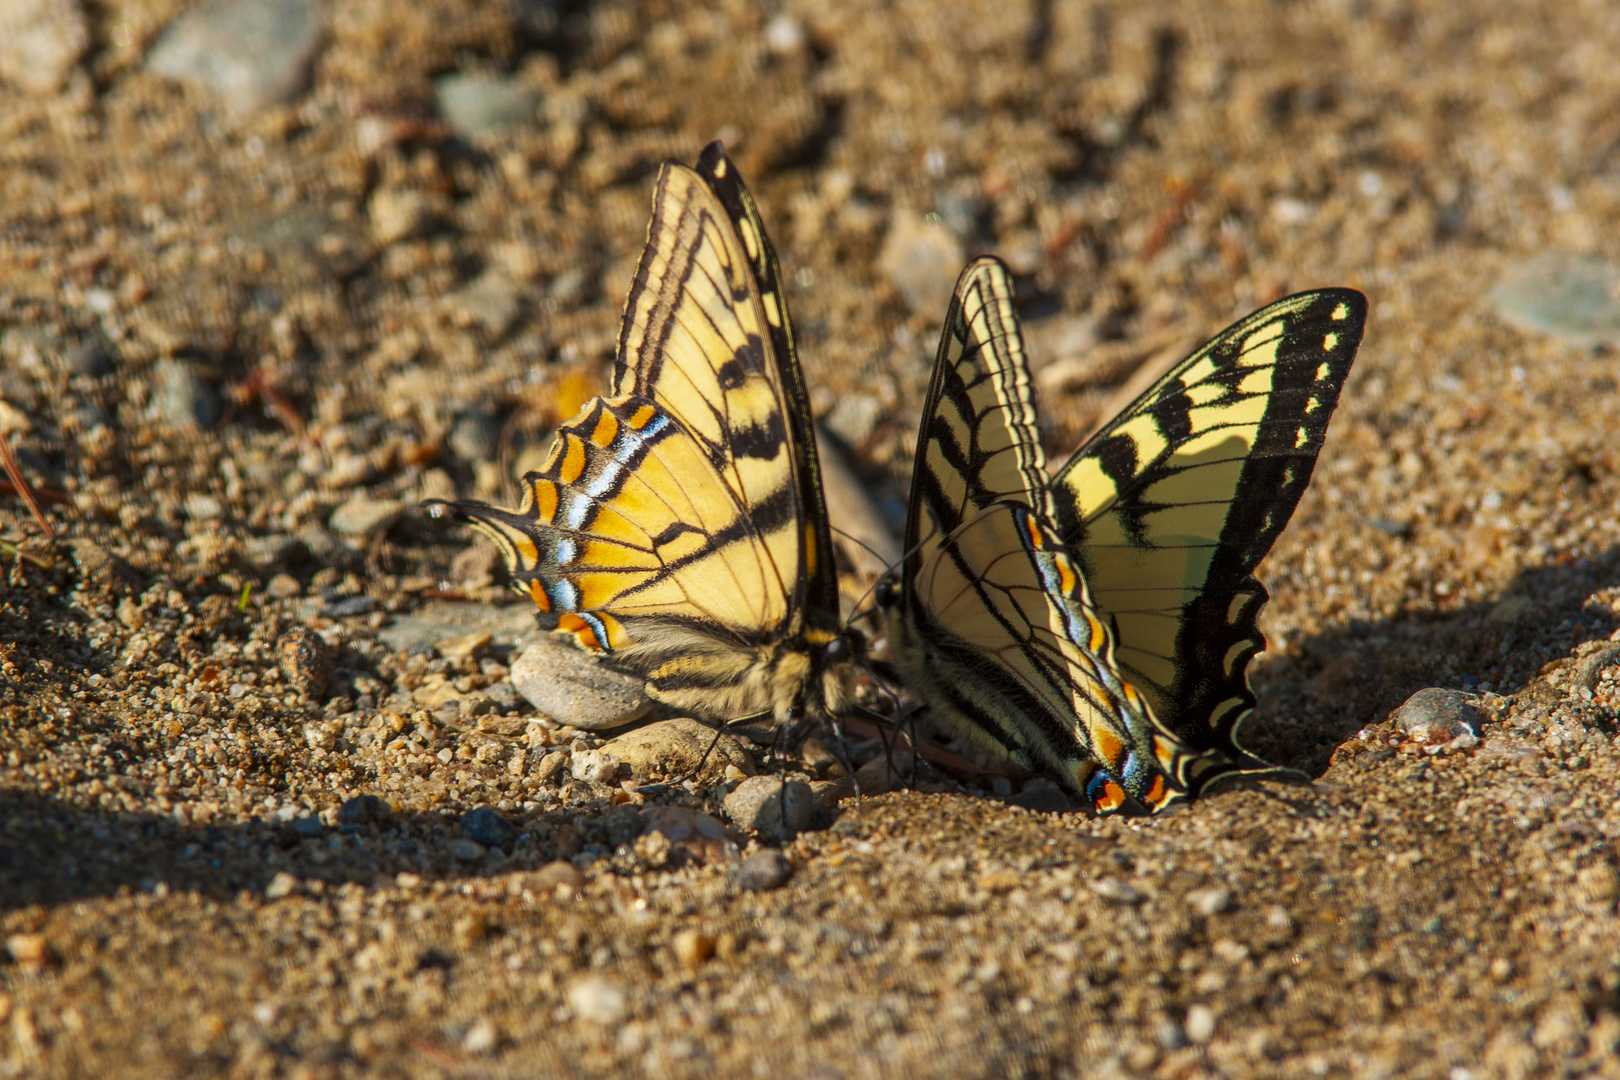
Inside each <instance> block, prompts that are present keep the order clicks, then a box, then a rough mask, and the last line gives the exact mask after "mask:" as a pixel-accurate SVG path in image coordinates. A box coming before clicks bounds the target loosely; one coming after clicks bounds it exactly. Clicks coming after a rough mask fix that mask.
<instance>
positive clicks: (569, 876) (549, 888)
mask: <svg viewBox="0 0 1620 1080" xmlns="http://www.w3.org/2000/svg"><path fill="white" fill-rule="evenodd" d="M583 884H585V875H584V874H582V873H580V872H579V870H578V869H577V868H576V867H575V866H574V864H573V863H570V862H563V861H562V860H561V859H559V860H557V861H556V862H549V863H547V864H546V865H544V866H542V867H541V868H540V869H538V870H536V871H535V872H534V873H532V874H530V875H528V876H527V877H526V878H524V879H523V885H524V887H525V888H527V889H531V890H533V891H534V892H554V891H556V890H557V889H558V888H559V887H562V886H566V887H567V888H570V889H577V888H579V887H580V886H581V885H583Z"/></svg>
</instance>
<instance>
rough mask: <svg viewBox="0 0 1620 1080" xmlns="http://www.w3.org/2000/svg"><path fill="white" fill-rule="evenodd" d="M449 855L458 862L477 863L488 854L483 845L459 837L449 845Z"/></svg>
mask: <svg viewBox="0 0 1620 1080" xmlns="http://www.w3.org/2000/svg"><path fill="white" fill-rule="evenodd" d="M450 854H451V855H452V856H454V857H455V858H456V860H457V861H459V862H478V861H479V860H480V859H482V858H483V857H484V856H485V855H486V854H488V852H486V851H485V849H484V845H482V844H480V843H477V842H476V841H473V840H468V839H467V838H466V837H459V838H457V839H455V840H453V841H451V843H450Z"/></svg>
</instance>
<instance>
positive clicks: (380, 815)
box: [337, 795, 394, 825]
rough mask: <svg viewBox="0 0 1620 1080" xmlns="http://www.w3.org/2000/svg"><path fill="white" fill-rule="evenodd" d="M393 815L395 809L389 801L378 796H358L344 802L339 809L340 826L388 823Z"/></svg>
mask: <svg viewBox="0 0 1620 1080" xmlns="http://www.w3.org/2000/svg"><path fill="white" fill-rule="evenodd" d="M393 815H394V808H393V807H392V806H390V805H389V804H388V802H387V800H385V799H382V798H379V797H378V796H376V795H356V796H354V798H352V799H345V800H343V805H342V806H339V807H338V812H337V819H338V824H339V825H369V824H371V823H372V822H376V821H387V820H388V819H389V818H390V817H393Z"/></svg>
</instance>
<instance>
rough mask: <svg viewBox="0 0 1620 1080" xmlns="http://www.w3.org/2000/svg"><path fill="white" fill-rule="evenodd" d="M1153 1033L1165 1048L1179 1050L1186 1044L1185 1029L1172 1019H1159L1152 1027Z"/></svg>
mask: <svg viewBox="0 0 1620 1080" xmlns="http://www.w3.org/2000/svg"><path fill="white" fill-rule="evenodd" d="M1153 1034H1154V1035H1155V1036H1156V1037H1157V1038H1158V1040H1159V1045H1160V1046H1162V1047H1164V1048H1165V1049H1166V1050H1180V1049H1181V1048H1182V1047H1183V1046H1186V1045H1187V1029H1186V1028H1184V1027H1182V1026H1181V1025H1180V1024H1178V1023H1176V1022H1175V1021H1174V1020H1161V1021H1160V1022H1159V1023H1158V1024H1157V1025H1156V1026H1155V1027H1154V1029H1153Z"/></svg>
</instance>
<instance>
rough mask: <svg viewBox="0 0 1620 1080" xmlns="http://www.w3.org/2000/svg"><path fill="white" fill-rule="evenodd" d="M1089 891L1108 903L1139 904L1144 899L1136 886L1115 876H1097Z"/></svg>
mask: <svg viewBox="0 0 1620 1080" xmlns="http://www.w3.org/2000/svg"><path fill="white" fill-rule="evenodd" d="M1091 891H1092V892H1094V893H1096V894H1097V895H1098V896H1100V897H1102V898H1103V899H1104V900H1106V901H1108V902H1109V903H1110V904H1140V903H1141V902H1142V901H1143V900H1145V899H1146V897H1144V896H1143V895H1142V894H1141V892H1140V891H1139V890H1138V889H1137V888H1136V886H1134V885H1132V884H1131V883H1130V882H1128V881H1121V880H1120V879H1119V878H1116V877H1105V878H1099V879H1097V880H1096V881H1093V882H1092V883H1091Z"/></svg>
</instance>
